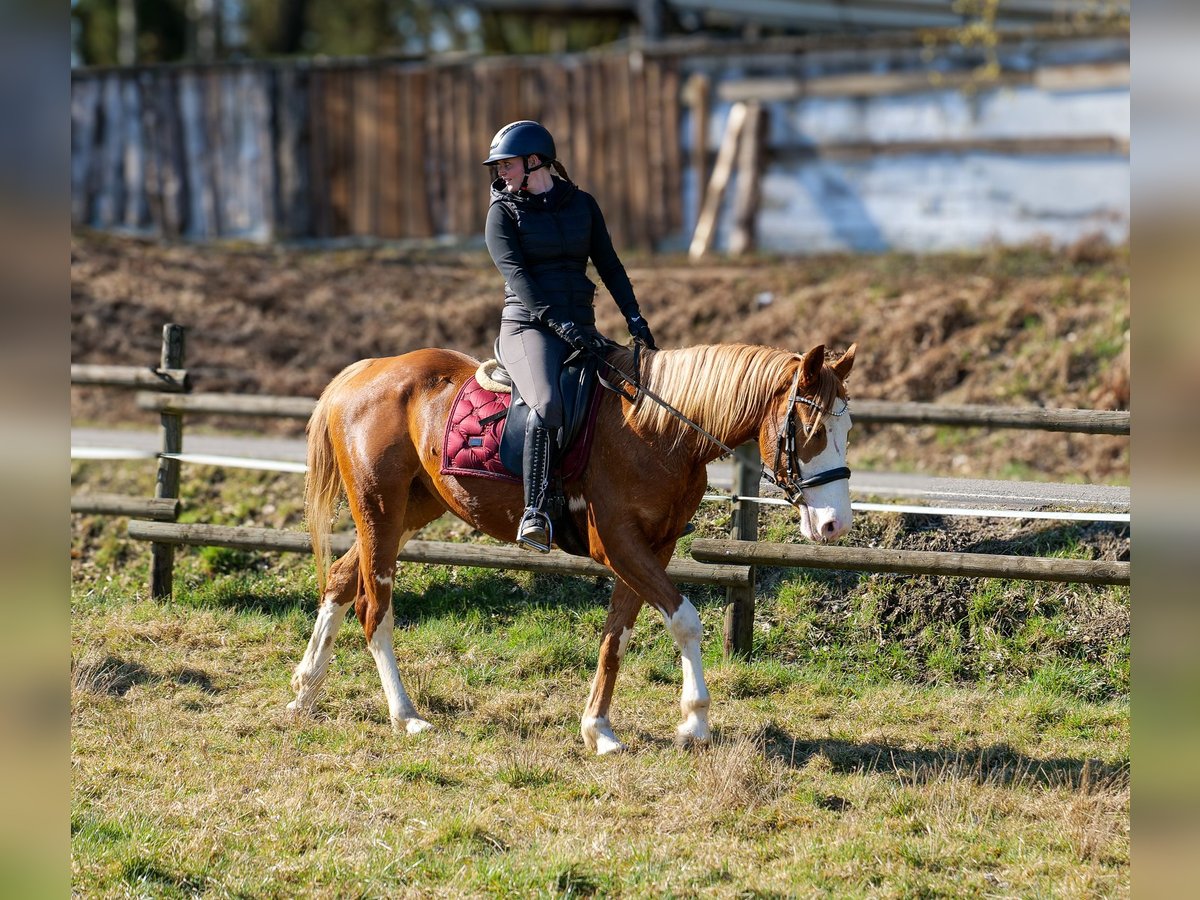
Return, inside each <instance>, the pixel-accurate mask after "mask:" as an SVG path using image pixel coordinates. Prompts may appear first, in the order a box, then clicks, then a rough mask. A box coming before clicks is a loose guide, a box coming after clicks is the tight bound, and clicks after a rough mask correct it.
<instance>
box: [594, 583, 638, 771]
mask: <svg viewBox="0 0 1200 900" xmlns="http://www.w3.org/2000/svg"><path fill="white" fill-rule="evenodd" d="M641 608H642V601H641V600H639V599H638V596H637V594H635V593H634V592H633V591H631V590H630V589H629V588H628V587H627V586H626V584H625V583H624V582H623V581H621V580H620V579H617V583H616V587H615V588H613V595H612V601H611V602H610V603H609V607H608V620H607V621H606V622H605V623H604V631H603V633H602V635H601V637H600V658H599V660H598V661H597V662H596V675H595V677H594V678H593V679H592V691H591V693H590V694H589V695H588V701H587V705H586V706H585V707H584V708H583V718H582V719H581V720H580V723H579V731H580V734H582V735H583V742H584V743H585V744H586V745H587V747H588V749H589V750H594V751H595V752H596V753H597V754H598V755H604V754H605V753H613V752H616V751H619V750H624V749H625V745H624V744H622V743H621V742H620V741H618V740H617V737H616V735H615V734H613V730H612V724H611V723H610V721H609V709H610V708H611V706H612V694H613V685H614V684H616V681H617V670H618V669H620V667H621V660H622V658H624V656H625V647H626V645H627V644H628V643H629V636H630V635H631V634H632V633H633V623H634V621H635V620H636V619H637V615H638V611H639V610H640V609H641Z"/></svg>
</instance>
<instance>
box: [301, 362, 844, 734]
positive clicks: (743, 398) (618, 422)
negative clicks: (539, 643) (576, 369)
mask: <svg viewBox="0 0 1200 900" xmlns="http://www.w3.org/2000/svg"><path fill="white" fill-rule="evenodd" d="M854 349H855V348H854V346H851V347H850V349H849V350H848V351H847V352H846V353H845V354H843V355H842V356H840V357H838V358H837V359H835V360H833V361H831V362H827V361H826V353H825V348H824V346H818V347H815V348H813V349H812V350H810V351H809V352H808V353H806V354H804V355H803V356H799V355H796V354H794V353H789V352H785V351H782V350H776V349H772V348H769V347H757V346H748V345H744V344H728V345H714V346H700V347H689V348H685V349H679V350H660V351H644V352H643V353H642V354H641V355H640V358H639V357H638V356H635V354H634V353H633V352H632V351H631V350H628V349H625V348H620V347H614V348H612V349H611V350H610V351H609V352H608V354H607V358H608V364H609V367H610V368H612V369H613V370H620V371H621V372H623V373H625V375H627V376H628V377H629V379H630V381H637V382H638V383H639V384H640V385H641V386H642V387H644V388H645V393H643V394H641V395H640V396H639V397H638V399H637V400H636V402H631V401H630V400H629V399H627V398H622V397H619V396H618V395H617V394H616V393H611V392H606V393H605V395H604V397H603V398H602V399H601V402H600V406H599V409H598V412H597V417H598V418H597V421H596V426H595V438H594V443H593V446H592V450H591V456H590V458H589V461H588V465H587V468H586V469H585V471H584V472H583V474H582V475H581V476H579V477H578V478H576V479H574V480H572V481H569V482H567V483H566V484H565V485H564V490H565V493H566V498H567V505H568V509H569V511H570V514H571V515H573V516H574V520H575V523H576V525H577V527H578V530H579V533H580V535H583V536H584V537H585V539H586V541H587V543H588V547H589V552H590V556H591V557H592V559H594V560H596V561H598V562H600V563H602V564H603V565H605V566H607V567H608V568H609V569H611V570H612V572H613V574H614V575H615V576H616V579H615V586H614V589H613V593H612V601H611V604H610V606H609V611H608V620H607V621H606V622H605V624H604V630H603V633H602V635H601V639H600V652H599V662H598V664H597V668H596V674H595V677H594V678H593V680H592V688H591V693H590V695H589V697H588V700H587V704H586V706H585V707H584V710H583V717H582V721H581V727H580V730H581V732H582V734H583V740H584V742H585V743H586V744H587V746H588V747H589V748H590V749H591V750H594V751H595V752H596V753H609V752H611V751H614V750H620V749H622V744H621V743H620V742H619V741H618V740H617V738H616V736H615V735H614V734H613V730H612V726H611V725H610V724H609V707H610V704H611V701H612V692H613V683H614V681H615V680H616V676H617V669H618V667H619V666H620V664H621V657H622V655H623V654H624V653H625V648H626V645H627V643H628V641H629V636H630V634H631V632H632V629H633V623H634V620H635V619H636V618H637V615H638V612H639V610H640V609H641V607H642V604H643V603H648V604H650V605H651V606H653V607H654V608H655V609H657V610H658V611H659V613H661V614H662V616H663V619H664V620H665V623H666V626H667V628H668V630H669V631H670V633H671V635H672V637H673V638H674V639H675V643H676V644H677V645H678V647H679V651H680V654H681V658H682V668H683V691H682V699H681V703H680V705H681V707H682V710H683V717H684V720H683V722H682V723H681V724H680V725H679V727H678V729H677V739H678V740H679V741H680V742H682V743H685V744H686V743H692V742H696V743H703V742H706V741H708V739H709V724H708V706H709V694H708V689H707V687H706V686H705V683H704V675H703V673H702V671H701V666H700V641H701V636H702V631H701V625H700V617H699V614H698V613H697V612H696V608H695V607H694V606H693V605H692V603H691V602H690V601H689V600H688V599H687V597H685V596H683V595H681V594H680V593H679V591H678V590H676V588H675V585H674V584H673V583H672V582H671V579H670V578H668V577H667V575H666V573H665V571H664V569H665V567H666V565H667V563H668V561H669V560H670V558H671V554H672V552H673V551H674V549H675V543H676V541H677V540H678V539H679V537H680V536H681V535H682V534H683V533H684V529H685V526H686V525H687V523H688V521H689V520H690V519H691V518H692V516H693V514H694V513H695V512H696V508H697V507H698V506H699V504H700V500H701V498H702V496H703V494H704V491H705V489H706V487H707V484H708V473H707V468H706V466H707V464H708V463H709V462H711V461H712V460H714V459H716V458H717V457H719V456H721V455H723V454H724V453H725V452H726V451H727V450H728V448H729V447H736V446H737V445H739V444H741V443H744V442H745V441H748V440H752V439H757V441H758V443H759V448H760V450H761V452H762V458H763V459H764V460H766V461H768V462H770V465H768V466H765V467H764V477H766V478H768V479H770V480H772V481H774V482H776V483H778V484H779V485H780V486H781V487H783V488H784V489H785V491H786V492H787V493H788V495H789V498H790V499H791V500H792V502H793V504H795V505H796V507H797V508H798V509H799V512H800V527H801V531H802V533H803V534H804V536H805V538H807V539H809V540H816V541H829V540H833V539H835V538H837V537H838V536H840V535H841V534H843V533H844V532H845V531H846V529H847V528H849V526H850V515H851V513H850V489H849V484H848V481H847V479H848V477H849V474H850V471H849V469H848V468H845V465H846V444H847V433H848V432H849V430H850V416H849V414H848V413H847V410H846V401H847V397H846V389H845V386H844V384H843V382H844V380H845V378H846V376H847V375H849V373H850V369H851V367H852V366H853V364H854ZM635 364H636V365H637V367H638V369H639V371H638V372H637V373H634V371H633V368H634V366H635ZM478 365H479V363H478V361H477V360H474V359H471V358H470V357H468V356H465V355H463V354H461V353H457V352H454V351H452V350H437V349H427V350H417V351H415V352H412V353H407V354H405V355H403V356H397V357H393V358H390V359H366V360H361V361H359V362H357V363H354V364H352V365H350V366H349V367H347V368H346V369H345V370H343V371H342V372H341V373H340V374H339V375H337V376H336V377H335V378H334V379H333V381H331V382H330V383H329V385H328V386H327V387H326V388H325V391H324V392H323V393H322V395H321V399H320V400H319V401H318V403H317V406H316V409H315V410H314V411H313V414H312V418H311V419H310V420H309V423H308V477H307V481H306V485H305V504H306V510H307V517H308V526H309V529H310V531H311V534H312V544H313V550H314V551H315V553H316V558H317V579H318V584H319V585H320V602H319V605H318V610H317V621H316V625H315V627H314V628H313V634H312V639H311V640H310V641H309V644H308V649H307V651H306V652H305V654H304V657H303V659H302V660H301V661H300V663H299V665H298V666H297V667H296V671H295V674H294V675H293V676H292V688H293V689H294V690H295V692H296V699H295V700H294V701H292V703H290V704H289V706H288V708H289V709H291V710H293V711H295V712H297V713H307V712H309V711H311V709H312V706H313V703H314V701H315V700H316V697H317V694H318V693H319V691H320V688H321V684H322V682H323V681H324V680H325V676H326V674H327V672H328V669H329V661H330V657H331V655H332V645H333V639H334V636H335V635H336V634H337V630H338V627H339V626H340V625H341V622H342V619H343V617H344V616H345V614H346V610H347V608H348V607H349V605H350V603H351V602H352V601H353V602H354V609H355V612H356V613H357V614H358V618H359V620H360V621H361V622H362V625H363V629H364V631H365V632H366V637H367V645H368V647H369V648H370V651H371V655H372V656H373V657H374V658H375V663H376V665H377V666H378V668H379V675H380V678H381V679H382V681H383V690H384V693H385V694H386V695H387V702H388V711H389V713H390V715H391V721H392V725H393V727H394V728H396V729H397V730H400V729H403V730H405V731H407V732H409V733H416V732H419V731H423V730H425V729H426V728H429V727H430V725H429V722H427V721H425V720H424V719H423V718H421V716H420V715H419V714H418V712H417V710H416V708H415V707H414V705H413V703H412V701H411V700H410V699H409V696H408V694H407V693H406V692H405V690H404V685H403V684H402V682H401V680H400V673H399V670H398V668H397V665H396V653H395V649H394V646H393V643H392V629H393V613H392V579H393V577H394V575H395V572H396V556H397V553H398V552H399V550H400V548H401V547H402V546H403V545H404V543H405V542H406V541H407V540H408V539H409V538H411V537H412V536H413V535H414V534H416V533H417V531H418V530H420V529H421V528H422V527H423V526H425V525H426V524H428V523H429V522H431V521H433V520H434V519H436V518H438V517H439V516H440V515H442V513H444V512H445V511H446V510H449V511H450V512H452V513H454V514H455V515H456V516H458V517H459V518H461V519H463V520H464V521H466V522H468V523H469V524H471V525H473V526H474V527H475V528H477V529H479V530H480V531H482V532H484V533H485V534H490V535H492V536H493V537H496V538H500V539H502V540H505V541H512V540H514V539H515V537H516V528H517V520H518V519H519V518H520V516H521V510H522V493H521V487H520V486H519V485H517V484H512V483H508V482H500V481H496V480H493V479H488V478H472V477H455V476H450V475H443V474H441V473H440V468H441V457H442V440H443V434H444V431H445V423H446V418H447V416H448V415H449V412H450V408H451V404H452V403H453V402H454V398H455V397H456V395H457V393H458V390H459V388H460V387H462V385H463V383H464V382H465V381H466V380H467V379H468V378H469V377H470V376H471V375H472V374H473V373H474V372H475V370H476V368H477V367H478ZM651 397H655V398H658V399H660V400H662V401H665V402H666V403H668V404H670V405H671V406H673V407H675V410H674V411H672V410H668V409H666V408H664V406H662V405H660V403H658V402H656V401H655V400H652V399H650V398H651ZM676 412H678V413H681V414H682V415H683V416H686V417H687V418H688V419H691V420H692V422H691V423H690V424H689V423H686V422H684V421H683V420H682V419H681V418H680V417H679V416H677V415H675V413H676ZM697 426H698V427H697ZM699 429H703V430H704V431H706V432H708V435H702V434H700V433H699ZM712 438H716V439H717V441H719V442H720V443H721V444H723V445H725V446H724V447H722V446H720V445H719V444H718V443H715V442H714V441H713V440H712ZM772 461H773V462H772ZM343 491H344V492H345V494H346V497H347V500H348V504H349V508H350V513H351V516H352V517H353V519H354V523H355V525H356V526H357V540H356V543H355V544H354V545H353V546H352V547H351V549H350V550H349V551H348V552H347V553H346V554H345V555H344V556H342V557H341V558H339V559H338V560H336V561H335V562H333V563H332V565H330V564H329V535H330V528H331V523H332V516H333V512H334V509H335V506H336V504H337V502H338V500H339V498H340V496H341V494H342V492H343Z"/></svg>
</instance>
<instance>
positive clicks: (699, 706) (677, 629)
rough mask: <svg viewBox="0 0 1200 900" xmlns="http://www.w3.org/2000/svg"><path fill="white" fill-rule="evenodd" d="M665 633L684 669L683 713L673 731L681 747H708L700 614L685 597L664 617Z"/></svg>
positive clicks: (707, 703)
mask: <svg viewBox="0 0 1200 900" xmlns="http://www.w3.org/2000/svg"><path fill="white" fill-rule="evenodd" d="M663 619H664V621H665V622H666V625H667V630H668V631H670V632H671V636H672V637H673V638H675V644H676V645H677V646H678V647H679V656H680V663H681V665H682V667H683V691H682V693H681V694H680V698H679V708H680V709H681V710H683V722H681V723H680V725H679V727H678V728H676V729H675V734H676V737H677V738H678V739H679V740H680V741H681V742H682V743H685V744H687V743H707V742H708V740H709V739H710V738H711V736H712V734H711V732H710V731H709V727H708V706H709V696H708V686H707V685H706V684H705V683H704V667H703V665H702V664H701V662H700V640H701V638H703V636H704V628H703V626H702V625H701V624H700V614H699V613H698V612H696V607H694V606H692V601H691V600H689V599H688V598H687V597H684V598H683V603H682V604H680V607H679V609H677V610H675V615H673V616H670V617H669V618H668V617H667V616H665V615H664V616H663Z"/></svg>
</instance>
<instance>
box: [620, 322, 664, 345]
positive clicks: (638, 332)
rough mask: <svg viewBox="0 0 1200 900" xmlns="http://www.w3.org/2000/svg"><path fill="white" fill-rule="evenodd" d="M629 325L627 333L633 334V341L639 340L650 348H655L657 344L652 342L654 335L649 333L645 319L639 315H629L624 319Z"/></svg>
mask: <svg viewBox="0 0 1200 900" xmlns="http://www.w3.org/2000/svg"><path fill="white" fill-rule="evenodd" d="M626 324H627V325H628V326H629V333H630V334H631V335H633V339H634V340H635V341H641V342H642V343H643V344H644V345H645V346H647V347H649V348H650V349H651V350H657V349H658V345H657V344H655V343H654V335H652V334H651V333H650V326H649V325H647V324H646V320H645V319H643V318H642V317H641V316H630V317H629V318H628V319H627V320H626Z"/></svg>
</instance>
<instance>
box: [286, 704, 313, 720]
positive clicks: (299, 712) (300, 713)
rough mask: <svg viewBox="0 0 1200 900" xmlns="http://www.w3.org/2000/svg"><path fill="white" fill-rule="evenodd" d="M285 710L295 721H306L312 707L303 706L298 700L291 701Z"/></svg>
mask: <svg viewBox="0 0 1200 900" xmlns="http://www.w3.org/2000/svg"><path fill="white" fill-rule="evenodd" d="M287 710H288V712H289V713H291V714H292V715H293V716H295V717H296V718H297V719H306V718H308V717H309V716H311V715H312V707H311V706H304V705H303V704H301V703H300V701H299V700H293V701H292V702H291V703H289V704H288V705H287Z"/></svg>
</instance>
